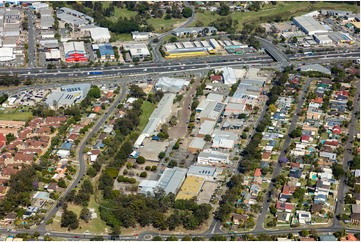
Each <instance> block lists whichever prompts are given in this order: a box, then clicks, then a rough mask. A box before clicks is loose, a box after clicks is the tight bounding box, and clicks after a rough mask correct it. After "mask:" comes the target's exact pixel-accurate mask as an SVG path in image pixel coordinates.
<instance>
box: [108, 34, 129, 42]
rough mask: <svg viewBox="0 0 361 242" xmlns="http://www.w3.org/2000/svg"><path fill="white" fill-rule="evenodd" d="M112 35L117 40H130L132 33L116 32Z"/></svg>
mask: <svg viewBox="0 0 361 242" xmlns="http://www.w3.org/2000/svg"><path fill="white" fill-rule="evenodd" d="M113 36H114V38H115V39H116V40H118V41H132V40H133V38H132V35H131V34H116V33H112V37H113Z"/></svg>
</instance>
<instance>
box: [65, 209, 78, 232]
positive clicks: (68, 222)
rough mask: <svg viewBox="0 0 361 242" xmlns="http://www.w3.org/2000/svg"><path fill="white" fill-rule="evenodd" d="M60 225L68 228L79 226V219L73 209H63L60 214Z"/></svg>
mask: <svg viewBox="0 0 361 242" xmlns="http://www.w3.org/2000/svg"><path fill="white" fill-rule="evenodd" d="M61 227H68V228H69V229H77V228H78V227H79V220H78V218H77V216H76V214H75V213H74V212H73V211H68V210H64V211H63V214H62V216H61Z"/></svg>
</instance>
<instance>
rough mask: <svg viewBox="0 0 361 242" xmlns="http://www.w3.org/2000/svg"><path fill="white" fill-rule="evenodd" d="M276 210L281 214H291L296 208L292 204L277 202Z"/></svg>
mask: <svg viewBox="0 0 361 242" xmlns="http://www.w3.org/2000/svg"><path fill="white" fill-rule="evenodd" d="M276 209H277V211H279V212H282V211H286V212H289V213H291V212H292V210H293V209H294V206H293V204H291V203H285V202H277V204H276Z"/></svg>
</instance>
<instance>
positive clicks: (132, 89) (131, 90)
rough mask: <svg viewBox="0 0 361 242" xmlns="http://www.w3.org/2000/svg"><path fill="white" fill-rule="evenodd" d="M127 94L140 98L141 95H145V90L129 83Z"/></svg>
mask: <svg viewBox="0 0 361 242" xmlns="http://www.w3.org/2000/svg"><path fill="white" fill-rule="evenodd" d="M129 95H130V96H131V97H136V98H142V97H145V96H146V94H145V92H144V91H143V89H142V88H140V87H139V86H137V85H131V86H130V88H129Z"/></svg>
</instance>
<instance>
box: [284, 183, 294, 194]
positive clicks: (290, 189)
mask: <svg viewBox="0 0 361 242" xmlns="http://www.w3.org/2000/svg"><path fill="white" fill-rule="evenodd" d="M295 190H296V187H295V186H287V185H285V186H283V188H282V193H283V194H293V192H294V191H295Z"/></svg>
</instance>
